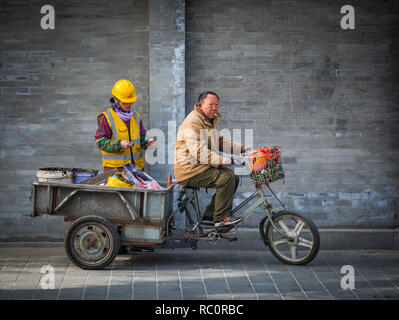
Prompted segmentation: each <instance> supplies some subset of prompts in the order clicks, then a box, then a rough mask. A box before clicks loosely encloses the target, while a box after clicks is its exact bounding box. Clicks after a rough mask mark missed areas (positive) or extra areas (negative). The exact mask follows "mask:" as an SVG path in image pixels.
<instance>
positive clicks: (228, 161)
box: [220, 158, 231, 168]
mask: <svg viewBox="0 0 399 320" xmlns="http://www.w3.org/2000/svg"><path fill="white" fill-rule="evenodd" d="M220 165H221V166H222V167H223V168H227V167H228V166H231V159H229V158H223V159H222V160H221V161H220Z"/></svg>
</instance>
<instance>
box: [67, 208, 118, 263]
mask: <svg viewBox="0 0 399 320" xmlns="http://www.w3.org/2000/svg"><path fill="white" fill-rule="evenodd" d="M64 244H65V251H66V253H67V255H68V257H69V258H70V259H71V261H72V262H73V263H74V264H75V265H77V266H78V267H79V268H82V269H85V270H99V269H103V268H105V267H107V266H108V265H109V264H110V263H112V261H113V260H114V259H115V257H116V255H117V254H118V252H119V245H120V243H119V236H118V232H117V229H116V227H115V226H114V225H113V224H112V223H111V222H109V221H108V220H106V219H105V218H103V217H100V216H95V215H90V216H84V217H82V218H79V219H77V220H75V221H74V222H73V223H72V224H71V226H70V227H69V228H68V231H67V233H66V236H65V242H64Z"/></svg>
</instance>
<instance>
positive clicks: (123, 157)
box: [98, 108, 144, 170]
mask: <svg viewBox="0 0 399 320" xmlns="http://www.w3.org/2000/svg"><path fill="white" fill-rule="evenodd" d="M102 114H103V115H105V118H106V119H107V122H108V125H109V127H110V128H111V130H112V139H116V140H130V141H131V142H133V144H134V145H133V147H132V148H128V149H125V150H122V151H121V152H118V153H112V152H107V151H104V150H101V153H102V160H103V167H111V168H115V167H123V165H124V164H126V163H130V162H131V158H132V156H133V160H134V165H135V166H136V167H137V168H139V169H140V170H143V168H144V152H142V150H141V145H140V115H139V114H138V113H137V112H136V111H133V115H134V118H133V117H132V118H131V119H130V137H129V131H128V129H127V127H126V124H125V122H124V121H123V120H122V119H121V118H119V116H118V114H117V113H116V111H115V110H114V109H113V108H110V109H108V110H107V111H105V112H103V113H102ZM102 114H100V115H99V116H98V118H99V117H100V116H101V115H102ZM134 120H135V121H134ZM130 150H132V155H131V154H130Z"/></svg>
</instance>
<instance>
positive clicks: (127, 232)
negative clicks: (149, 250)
mask: <svg viewBox="0 0 399 320" xmlns="http://www.w3.org/2000/svg"><path fill="white" fill-rule="evenodd" d="M121 241H132V242H153V243H162V242H163V240H162V227H151V226H141V225H126V226H125V227H124V228H123V229H122V235H121Z"/></svg>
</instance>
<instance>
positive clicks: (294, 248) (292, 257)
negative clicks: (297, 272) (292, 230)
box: [290, 246, 297, 260]
mask: <svg viewBox="0 0 399 320" xmlns="http://www.w3.org/2000/svg"><path fill="white" fill-rule="evenodd" d="M290 251H291V259H292V260H296V259H297V256H296V246H290Z"/></svg>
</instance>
